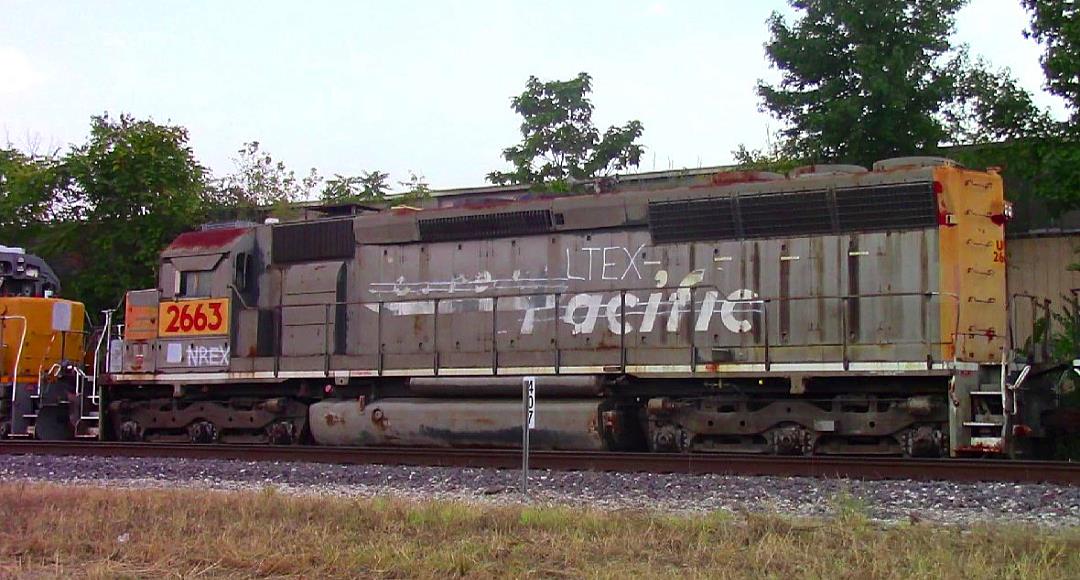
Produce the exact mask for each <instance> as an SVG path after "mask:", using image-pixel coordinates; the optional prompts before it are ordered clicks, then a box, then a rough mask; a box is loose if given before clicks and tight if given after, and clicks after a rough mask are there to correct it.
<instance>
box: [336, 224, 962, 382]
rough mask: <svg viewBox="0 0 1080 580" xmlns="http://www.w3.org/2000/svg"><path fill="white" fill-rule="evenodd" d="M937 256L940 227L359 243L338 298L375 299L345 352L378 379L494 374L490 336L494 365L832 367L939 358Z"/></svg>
mask: <svg viewBox="0 0 1080 580" xmlns="http://www.w3.org/2000/svg"><path fill="white" fill-rule="evenodd" d="M937 248H938V244H937V231H936V229H927V230H918V231H907V232H877V233H867V234H850V235H844V236H819V237H794V238H789V239H763V240H745V241H722V242H709V243H693V244H686V243H683V244H663V245H656V246H653V245H651V243H650V238H649V234H648V232H647V231H644V230H637V229H634V230H621V231H607V232H605V231H601V232H593V233H565V234H555V235H545V236H529V237H519V238H509V239H496V240H471V241H460V242H457V241H455V242H439V243H432V244H407V245H393V246H369V245H364V246H361V247H360V249H359V252H358V255H357V263H356V264H353V265H352V266H353V267H352V268H351V271H352V273H351V274H350V283H349V284H348V292H349V295H348V300H350V301H372V302H375V301H382V302H383V304H382V305H381V306H377V305H375V304H366V305H355V306H350V307H349V308H348V311H349V315H348V339H347V340H346V350H347V352H348V353H350V354H357V355H363V354H364V353H373V352H378V347H379V345H380V344H381V345H382V349H383V353H384V359H383V364H384V365H385V366H384V368H387V369H397V368H430V367H431V366H432V365H433V364H434V362H435V352H436V350H438V353H439V360H438V364H439V366H440V368H442V369H453V368H472V369H476V368H490V367H491V366H493V364H494V363H493V359H494V357H495V353H493V352H492V349H491V345H492V342H493V341H494V342H495V343H496V344H497V350H498V359H499V360H498V364H499V366H500V367H534V366H544V367H551V366H556V365H558V366H560V367H596V368H599V369H601V370H602V367H610V366H619V365H621V364H623V363H624V362H625V364H626V365H628V366H634V365H689V364H691V361H692V360H693V362H695V363H710V362H715V363H729V362H734V363H738V362H763V361H765V359H766V353H765V348H766V343H768V345H769V354H768V356H769V360H770V361H771V362H790V363H796V362H827V361H842V360H843V359H844V355H845V350H846V354H847V357H848V359H850V360H852V361H894V360H906V361H925V360H926V357H927V355H928V354H929V355H931V356H933V357H934V358H935V359H938V360H940V349H939V345H938V344H937V343H938V342H939V341H938V337H940V336H941V329H940V328H939V327H938V324H939V322H938V321H939V317H938V316H937V312H938V309H939V307H940V304H939V301H938V300H937V299H936V298H933V297H928V296H927V294H928V293H932V292H936V291H937V290H938V286H937V284H938V281H937V271H938V270H937V268H936V267H932V265H936V264H937V263H938V255H937ZM853 295H863V296H862V297H859V298H845V296H847V297H850V296H853ZM495 296H498V298H497V299H496V298H494V297H495ZM761 299H768V302H767V303H764V302H762V301H761ZM436 301H437V302H438V312H439V314H438V316H437V317H436V316H435V314H434V313H435V309H436ZM496 304H497V312H494V313H493V312H492V308H493V307H495V306H496ZM380 309H381V311H382V313H381V316H380V314H379V310H380ZM623 312H625V316H624V315H623V314H622V313H623ZM380 318H381V321H380V320H379V319H380ZM436 319H437V320H436ZM493 325H494V328H493ZM373 330H375V332H373ZM624 330H625V334H622V332H623V331H624ZM436 343H437V344H436ZM692 346H693V347H694V351H696V356H695V357H694V358H693V359H692V358H691V352H692V351H691V347H692ZM623 347H625V348H626V355H625V356H626V360H625V361H623V360H622V351H621V349H622V348H623ZM556 349H557V350H558V354H556ZM369 368H370V367H369Z"/></svg>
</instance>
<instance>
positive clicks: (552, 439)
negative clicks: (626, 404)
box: [309, 398, 625, 450]
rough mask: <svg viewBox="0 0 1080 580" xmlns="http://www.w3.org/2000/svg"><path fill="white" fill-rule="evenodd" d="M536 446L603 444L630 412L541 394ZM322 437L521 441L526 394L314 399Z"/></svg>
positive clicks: (313, 414)
mask: <svg viewBox="0 0 1080 580" xmlns="http://www.w3.org/2000/svg"><path fill="white" fill-rule="evenodd" d="M536 408H537V411H536V427H535V428H534V429H533V430H532V432H531V433H530V447H532V448H535V449H574V450H605V449H612V448H615V447H617V446H618V443H619V441H620V439H621V438H623V437H624V436H623V429H622V428H621V425H623V424H624V421H623V419H624V418H625V417H624V412H623V411H620V410H611V409H605V405H604V402H603V401H601V400H598V399H548V400H544V399H540V400H538V402H537V406H536ZM309 412H310V421H309V424H310V425H311V434H312V436H313V437H314V438H315V441H316V442H318V443H319V444H320V445H401V446H418V447H501V448H514V447H518V448H520V447H521V424H522V405H521V401H516V400H508V399H457V400H447V399H426V398H425V399H419V398H416V399H414V398H401V399H393V398H391V399H380V400H378V401H375V402H371V403H366V404H365V402H364V401H362V400H356V399H350V400H341V399H336V400H327V401H322V402H319V403H315V404H313V405H311V407H310V411H309Z"/></svg>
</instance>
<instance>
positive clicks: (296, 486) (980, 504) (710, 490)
mask: <svg viewBox="0 0 1080 580" xmlns="http://www.w3.org/2000/svg"><path fill="white" fill-rule="evenodd" d="M520 480H521V472H520V471H514V470H504V469H470V468H449V467H398V466H379V465H322V464H310V463H283V462H249V461H223V460H189V459H136V458H99V457H54V456H5V457H4V458H3V459H2V460H0V482H17V481H50V482H56V483H70V484H82V485H109V486H112V487H115V486H124V487H180V486H182V487H195V488H208V489H221V490H236V489H260V488H264V487H268V486H273V487H274V488H275V489H277V490H279V491H282V492H286V493H299V494H310V495H339V496H358V497H367V496H373V495H376V494H390V495H397V496H401V497H409V498H445V499H458V500H466V501H482V502H493V503H509V502H518V501H521V497H520V495H519V494H518V486H519V484H520ZM530 482H531V483H530V491H531V493H532V497H533V500H534V501H541V502H543V503H552V504H566V505H573V506H583V505H587V506H592V507H597V508H603V509H659V510H670V511H712V510H727V511H732V512H742V511H769V512H776V513H782V514H788V515H796V516H822V515H829V514H833V513H836V512H837V510H838V509H842V508H846V509H858V510H865V511H866V513H868V515H870V516H871V517H873V518H874V519H878V520H884V521H897V520H908V519H912V520H925V521H936V522H944V523H957V524H970V523H975V522H1002V521H1009V522H1016V523H1020V522H1027V523H1036V524H1041V525H1051V526H1076V525H1080V487H1069V486H1060V485H1032V484H1025V485H1018V484H1008V483H951V482H940V481H938V482H919V481H903V480H900V481H858V480H835V479H833V480H825V479H812V478H800V477H745V476H722V475H677V474H643V473H597V472H556V471H534V472H533V473H532V477H531V479H530Z"/></svg>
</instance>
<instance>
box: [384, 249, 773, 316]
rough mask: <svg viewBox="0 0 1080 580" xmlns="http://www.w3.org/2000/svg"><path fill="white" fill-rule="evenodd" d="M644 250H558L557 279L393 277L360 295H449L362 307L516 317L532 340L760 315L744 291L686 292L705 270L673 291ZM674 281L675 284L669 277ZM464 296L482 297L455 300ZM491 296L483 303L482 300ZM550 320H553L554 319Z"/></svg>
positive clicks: (751, 296)
mask: <svg viewBox="0 0 1080 580" xmlns="http://www.w3.org/2000/svg"><path fill="white" fill-rule="evenodd" d="M646 248H647V245H646V244H641V245H639V246H638V247H637V248H636V249H634V250H633V251H631V250H630V249H629V248H627V247H623V246H584V247H581V248H580V249H571V248H565V249H563V251H562V257H563V258H564V260H565V262H564V264H562V265H561V268H560V269H559V270H558V272H559V274H561V276H556V277H551V276H548V274H547V269H546V268H545V269H544V271H543V272H542V273H539V274H530V273H528V272H522V271H521V270H515V271H514V272H513V274H512V275H511V276H510V277H508V278H496V277H494V276H493V275H492V274H491V273H490V272H488V271H486V270H485V271H481V272H479V273H477V274H475V275H468V276H467V275H463V274H458V275H455V276H453V277H452V278H451V279H450V280H443V281H417V282H412V281H407V280H406V279H405V278H404V277H399V278H398V279H397V280H395V281H394V282H376V283H372V284H370V285H369V287H368V292H370V293H371V294H374V295H376V296H381V295H390V296H392V297H400V298H409V297H412V296H427V295H430V294H445V295H449V296H447V297H445V298H439V299H438V300H423V299H422V300H415V299H413V300H404V301H393V300H391V301H387V302H383V304H382V306H379V305H377V304H367V305H366V308H367V309H368V310H370V311H378V310H380V309H381V310H382V311H383V312H385V313H387V314H391V315H396V316H423V315H433V314H436V310H438V312H437V313H438V314H440V315H442V314H448V313H454V312H478V311H479V312H485V311H486V312H491V311H492V309H497V310H498V311H499V312H516V313H520V318H519V319H518V320H519V321H520V324H521V325H520V328H519V332H520V333H521V334H523V335H528V334H533V333H534V331H535V330H536V328H537V326H538V324H541V323H552V322H555V323H559V324H565V325H568V326H570V329H571V330H570V331H571V333H572V334H575V335H579V334H592V333H594V332H596V331H597V326H598V324H597V323H598V322H599V323H600V327H601V328H602V329H603V331H606V332H610V333H612V334H620V333H631V332H640V333H648V332H652V331H653V330H654V329H655V328H656V325H657V323H658V322H659V323H660V324H661V325H662V327H663V329H664V330H665V331H666V332H670V333H677V332H679V329H680V327H681V325H682V320H683V319H684V318H688V317H691V315H692V320H689V321H688V323H689V324H691V325H692V328H693V330H694V331H697V332H705V331H708V329H709V328H710V325H711V324H712V322H713V320H714V318H716V315H717V314H718V313H719V320H720V323H721V324H722V325H723V327H724V328H725V329H727V330H729V331H731V332H736V333H742V332H749V331H750V330H751V328H752V327H753V322H752V320H753V314H754V313H756V312H760V311H761V309H762V308H761V301H760V300H758V296H757V294H756V293H754V291H752V290H750V289H746V288H740V289H736V290H734V291H732V292H729V293H726V294H724V293H721V292H720V291H718V290H716V289H706V288H700V289H698V290H696V291H695V290H694V289H695V288H697V287H698V286H699V285H701V284H702V282H703V281H704V279H705V270H704V269H696V270H692V271H690V272H688V273H687V274H686V275H684V276H683V277H682V278H681V279H679V283H678V284H677V285H676V287H675V288H669V287H667V284H668V282H669V281H670V280H672V278H671V274H670V273H669V271H668V270H667V269H665V268H664V267H663V266H664V264H663V263H662V262H661V261H660V260H646V259H645V256H646ZM675 279H678V278H675ZM646 280H648V281H650V282H649V283H650V284H651V285H653V286H655V288H656V289H655V290H653V291H651V292H650V291H648V290H626V291H624V292H620V291H617V290H614V291H613V290H588V291H583V292H578V293H573V292H568V290H569V289H570V288H571V285H572V284H577V283H579V282H585V283H587V282H590V281H592V282H623V281H626V282H627V284H626V285H627V286H629V287H640V286H641V284H634V282H638V281H646ZM460 294H472V295H483V296H488V297H486V298H456V297H454V296H455V295H460ZM493 295H494V296H497V298H495V297H490V296H493ZM556 314H558V319H557V320H556Z"/></svg>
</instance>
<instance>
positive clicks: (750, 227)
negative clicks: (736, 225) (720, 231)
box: [739, 191, 833, 238]
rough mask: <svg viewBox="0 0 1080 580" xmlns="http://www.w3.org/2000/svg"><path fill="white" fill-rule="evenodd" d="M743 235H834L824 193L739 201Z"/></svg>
mask: <svg viewBox="0 0 1080 580" xmlns="http://www.w3.org/2000/svg"><path fill="white" fill-rule="evenodd" d="M739 208H740V209H741V210H742V224H743V235H745V236H746V237H748V238H772V237H789V236H802V235H811V234H827V233H829V232H832V231H833V227H832V219H831V218H830V217H829V204H828V196H827V195H826V192H824V191H808V192H805V193H787V194H772V195H754V196H747V197H744V198H742V199H740V200H739Z"/></svg>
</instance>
